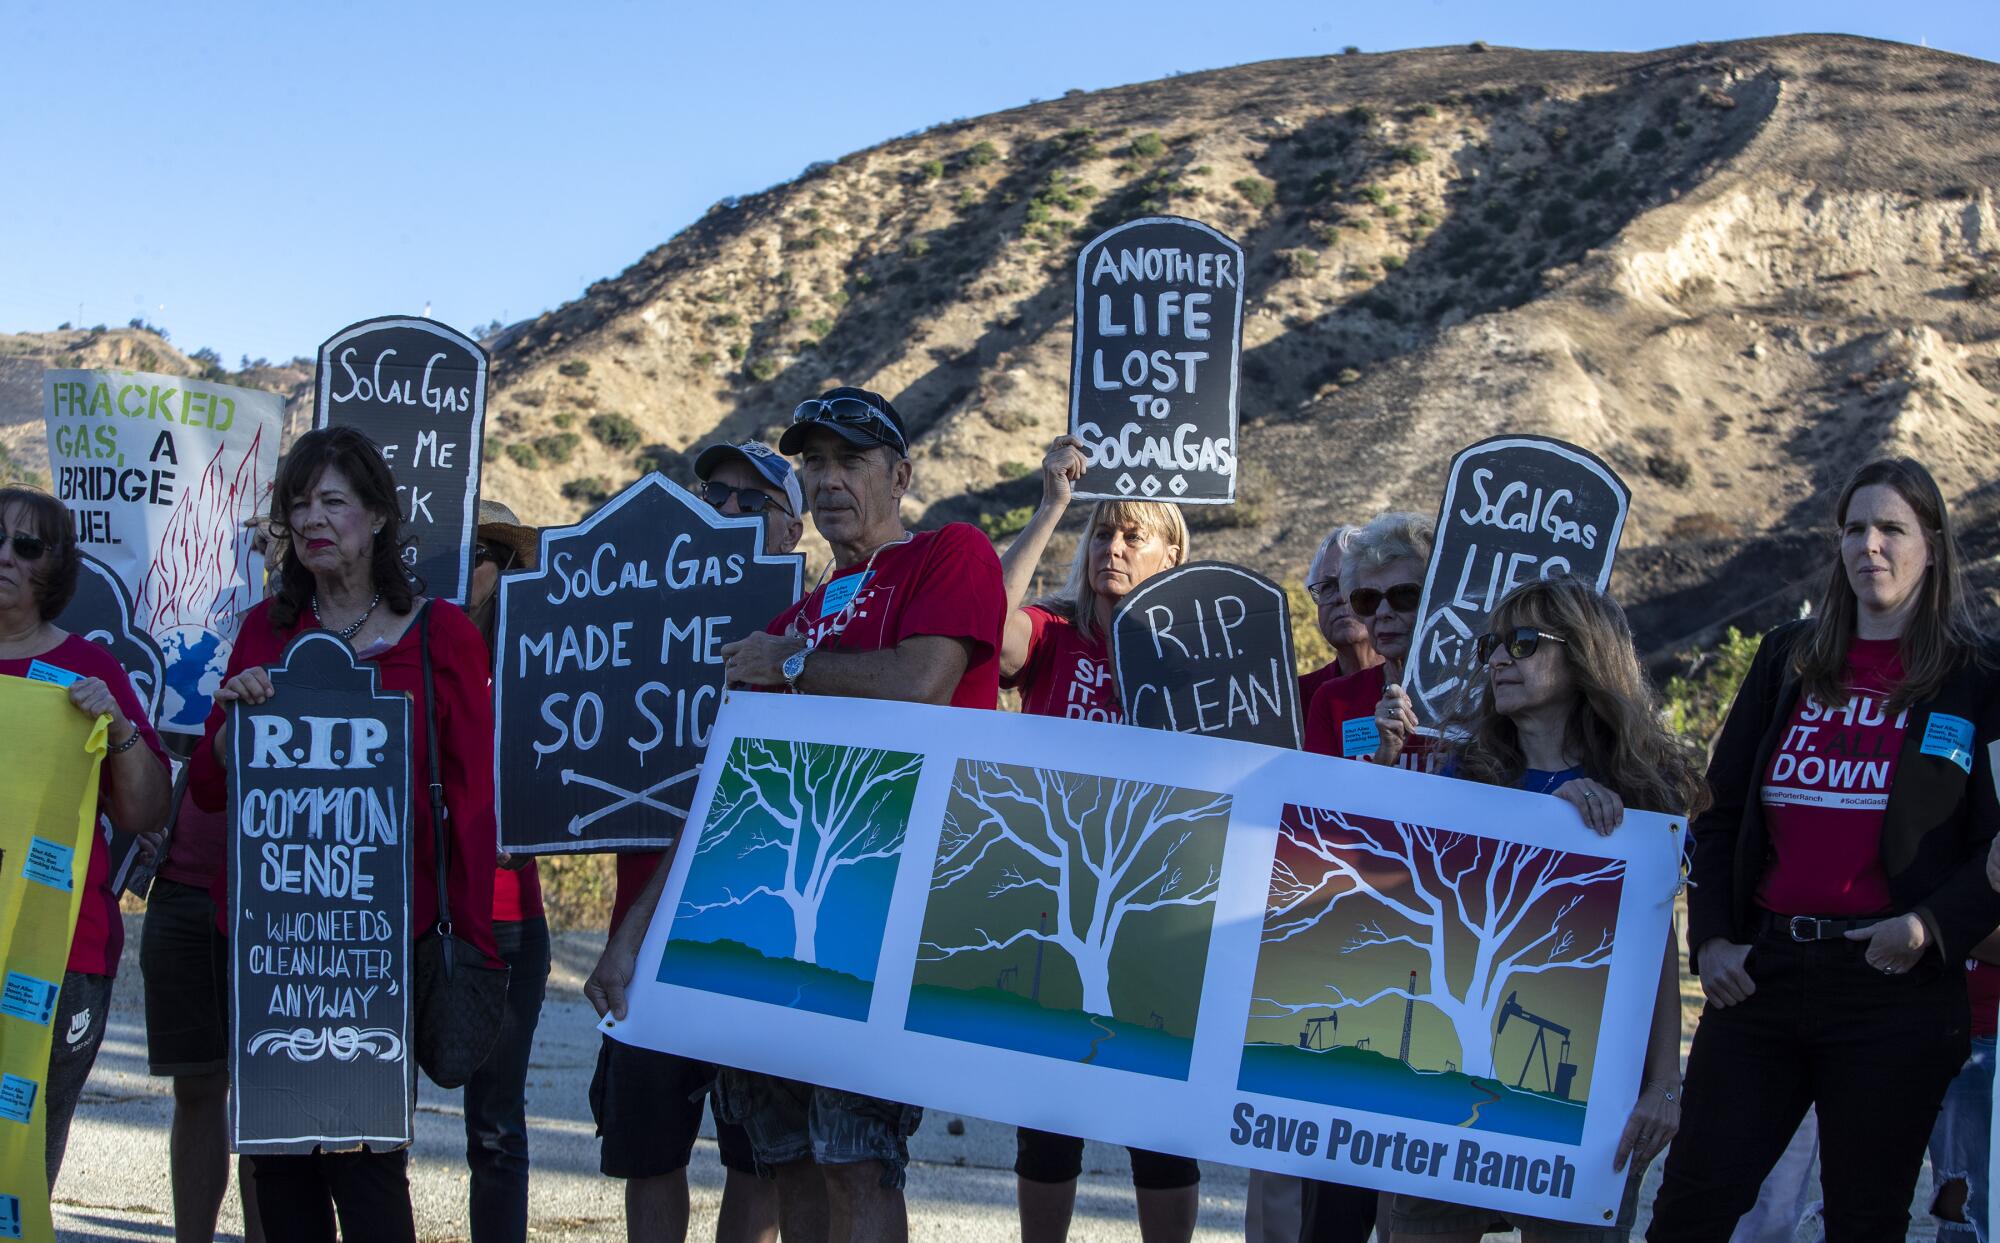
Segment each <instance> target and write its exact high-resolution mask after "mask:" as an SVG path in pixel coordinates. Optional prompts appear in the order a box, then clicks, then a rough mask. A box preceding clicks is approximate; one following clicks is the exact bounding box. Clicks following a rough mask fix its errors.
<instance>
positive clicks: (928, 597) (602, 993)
mask: <svg viewBox="0 0 2000 1243" xmlns="http://www.w3.org/2000/svg"><path fill="white" fill-rule="evenodd" d="M778 448H779V449H780V450H781V451H782V452H785V453H795V454H797V455H798V457H799V463H800V475H801V477H802V478H803V480H804V482H805V491H806V495H807V497H808V498H809V499H810V501H811V503H812V511H813V518H814V520H815V522H816V523H817V524H818V527H819V531H820V534H822V535H824V536H825V537H826V540H827V543H828V544H830V545H831V546H832V548H833V565H832V567H831V568H830V570H829V571H828V577H827V578H826V579H825V580H824V581H822V582H821V583H820V585H819V586H818V587H816V588H814V589H813V591H812V592H811V593H810V594H809V595H807V596H806V598H805V599H804V600H802V601H800V602H799V603H798V604H797V605H794V606H793V607H792V608H789V609H787V610H785V612H783V613H782V614H780V615H779V616H778V617H777V618H776V619H775V620H774V621H773V622H772V623H771V624H770V625H769V626H768V627H766V629H765V632H764V633H762V634H753V635H750V636H749V637H747V638H745V639H742V640H740V641H738V642H736V643H731V644H729V645H728V646H726V647H724V648H723V649H722V654H723V657H724V658H725V661H726V662H727V663H726V664H725V666H724V676H725V677H726V678H727V679H728V680H729V682H730V684H731V685H736V686H753V687H766V688H789V689H791V690H793V691H798V692H801V693H805V694H812V695H846V696H851V697H854V698H858V699H898V700H905V701H909V702H915V703H930V704H941V705H950V706H952V707H959V708H989V709H990V708H993V707H995V706H997V704H998V701H999V694H1000V661H999V650H1000V639H1001V631H1002V628H1003V627H1004V625H1005V623H1006V591H1005V588H1004V587H1003V585H1002V583H1001V577H1000V558H999V557H998V556H997V555H995V553H994V551H993V545H992V543H991V542H990V541H989V540H987V538H986V537H985V535H983V534H981V533H980V531H979V530H978V529H977V528H975V527H971V526H967V525H965V524H964V523H953V524H951V525H948V526H945V527H942V528H940V529H938V530H936V531H910V530H907V529H905V527H904V526H903V520H902V515H901V512H900V508H901V502H902V498H903V495H904V493H905V492H907V491H908V490H909V486H910V472H911V466H910V460H909V441H908V438H907V435H906V433H905V432H904V428H903V421H902V419H901V417H900V416H899V415H898V414H897V413H896V410H895V407H893V406H891V405H890V404H889V402H888V401H887V400H886V399H885V398H883V397H882V396H881V395H880V394H878V393H871V392H868V391H866V390H864V389H855V388H837V389H833V390H831V391H829V392H826V393H824V394H821V395H820V396H819V397H816V398H813V399H812V400H810V401H806V402H804V403H801V404H800V406H799V407H798V409H797V410H795V411H793V413H792V426H791V427H790V428H788V429H787V430H786V432H785V435H784V438H783V439H782V440H781V441H780V442H779V444H778ZM676 845H678V843H676ZM671 854H672V852H671V850H670V851H669V859H671ZM670 866H671V864H670V862H664V863H663V864H662V865H661V866H660V867H659V868H658V869H657V870H656V871H655V872H654V875H653V878H652V880H651V881H650V882H649V883H648V884H647V886H646V891H645V892H644V893H643V894H642V895H641V896H640V898H639V900H638V901H637V902H636V903H634V905H633V910H632V914H631V915H630V916H629V917H627V919H626V920H625V922H624V923H623V924H621V925H620V926H619V928H618V931H617V932H616V933H615V934H613V936H612V938H611V941H610V942H609V943H608V944H607V945H606V946H605V950H604V956H603V958H602V959H600V960H599V962H598V966H597V969H596V970H595V971H593V972H592V973H591V978H590V980H589V981H588V982H587V983H586V984H585V990H584V991H585V993H586V995H587V996H589V998H590V1000H591V1002H592V1004H593V1005H595V1006H596V1007H597V1008H598V1010H599V1012H600V1013H603V1012H604V1011H606V1010H609V1011H610V1012H612V1013H613V1014H615V1015H616V1016H618V1017H620V1018H622V1017H624V1013H625V988H626V986H627V985H628V984H629V983H630V982H631V979H632V974H633V969H634V965H635V963H636V961H637V956H638V948H639V942H640V941H641V940H642V939H643V938H644V935H645V930H646V925H648V924H649V923H650V922H651V921H652V916H653V911H654V910H655V909H656V908H657V906H658V905H659V899H660V893H661V891H662V889H663V888H664V887H665V879H666V876H667V874H668V872H669V870H670ZM718 1091H719V1094H720V1098H721V1100H722V1101H723V1103H724V1105H725V1112H726V1113H728V1114H729V1115H730V1116H732V1117H733V1118H735V1119H736V1120H738V1121H741V1122H742V1123H743V1125H744V1128H745V1129H746V1130H747V1131H748V1132H749V1134H750V1142H751V1146H752V1147H753V1149H755V1150H756V1153H757V1158H758V1160H759V1161H760V1162H761V1163H763V1164H765V1165H769V1166H772V1167H775V1168H776V1169H777V1171H778V1199H779V1212H780V1215H781V1217H782V1219H783V1221H784V1224H785V1228H786V1233H787V1234H791V1233H798V1234H799V1235H800V1236H801V1237H805V1238H816V1237H818V1238H824V1237H828V1235H827V1230H828V1222H829V1220H835V1219H837V1220H840V1221H842V1222H843V1223H844V1224H845V1227H846V1230H847V1234H846V1236H845V1238H851V1239H856V1240H861V1239H868V1240H876V1239H882V1240H894V1239H903V1238H906V1237H908V1231H909V1224H908V1215H907V1212H906V1211H905V1208H904V1203H903V1193H902V1184H903V1171H904V1168H905V1167H906V1166H907V1164H908V1162H909V1148H908V1142H907V1141H908V1137H909V1135H910V1133H911V1132H913V1131H915V1130H916V1127H917V1124H918V1123H919V1121H921V1119H922V1117H923V1111H922V1110H920V1109H917V1108H915V1107H913V1106H908V1105H902V1104H898V1103H896V1102H893V1101H883V1100H876V1099H874V1098H871V1097H864V1096H859V1095H856V1094H854V1093H847V1092H836V1091H832V1090H829V1089H824V1088H818V1087H814V1086H813V1085H810V1084H803V1083H797V1082H795V1081H792V1080H786V1079H780V1078H777V1077H776V1076H772V1075H760V1074H751V1073H746V1072H740V1071H731V1070H728V1069H726V1068H725V1069H724V1070H723V1072H722V1075H721V1081H720V1085H719V1089H718ZM835 1243H844V1240H836V1241H835Z"/></svg>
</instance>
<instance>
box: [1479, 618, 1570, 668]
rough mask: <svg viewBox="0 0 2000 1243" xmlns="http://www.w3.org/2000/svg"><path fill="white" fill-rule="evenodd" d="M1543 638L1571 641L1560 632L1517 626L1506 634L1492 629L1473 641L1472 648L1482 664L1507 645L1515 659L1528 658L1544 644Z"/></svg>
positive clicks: (1561, 641) (1551, 640)
mask: <svg viewBox="0 0 2000 1243" xmlns="http://www.w3.org/2000/svg"><path fill="white" fill-rule="evenodd" d="M1543 639H1547V640H1548V641H1549V642H1551V643H1567V642H1569V640H1568V639H1565V638H1563V637H1562V636H1561V635H1559V634H1550V633H1549V632H1548V631H1546V630H1537V629H1535V628H1534V627H1533V626H1517V627H1515V628H1514V630H1513V631H1512V632H1511V633H1509V634H1506V635H1497V634H1493V633H1491V632H1490V631H1489V632H1488V633H1486V634H1482V635H1480V636H1479V638H1478V639H1476V640H1474V641H1473V645H1472V650H1473V651H1474V652H1475V653H1476V654H1477V655H1478V657H1479V663H1480V664H1482V665H1483V664H1485V663H1486V662H1487V661H1489V660H1491V659H1493V653H1494V652H1495V651H1496V650H1497V649H1499V648H1500V647H1502V646H1504V647H1506V649H1507V655H1509V656H1511V657H1513V658H1514V659H1515V660H1526V659H1528V657H1530V656H1533V655H1534V654H1535V649H1536V648H1538V647H1540V646H1541V645H1542V640H1543Z"/></svg>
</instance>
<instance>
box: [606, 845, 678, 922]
mask: <svg viewBox="0 0 2000 1243" xmlns="http://www.w3.org/2000/svg"><path fill="white" fill-rule="evenodd" d="M666 857H667V852H666V851H664V850H641V851H637V852H634V853H632V854H625V855H619V856H618V883H617V885H616V886H615V887H614V888H613V889H612V891H611V927H610V929H609V931H611V932H616V931H618V925H620V924H622V923H624V922H625V916H626V915H627V914H628V913H630V911H631V910H632V904H633V903H634V902H637V901H638V900H639V893H640V891H641V890H643V889H644V888H645V887H646V882H647V881H649V880H651V879H653V873H654V871H655V870H657V869H658V868H659V866H660V860H662V859H664V858H666Z"/></svg>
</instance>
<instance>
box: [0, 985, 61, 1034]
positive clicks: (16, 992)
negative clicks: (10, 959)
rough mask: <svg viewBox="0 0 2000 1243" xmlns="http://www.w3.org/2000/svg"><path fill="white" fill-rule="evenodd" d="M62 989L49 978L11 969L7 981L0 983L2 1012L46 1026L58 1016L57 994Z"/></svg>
mask: <svg viewBox="0 0 2000 1243" xmlns="http://www.w3.org/2000/svg"><path fill="white" fill-rule="evenodd" d="M60 991H61V989H60V987H59V986H58V985H55V984H51V983H49V982H48V981H47V980H38V979H36V978H35V977H34V976H32V975H23V974H22V973H21V972H19V971H9V972H8V973H7V981H6V983H4V984H0V1014H7V1015H12V1016H13V1017H14V1018H17V1019H26V1020H28V1021H29V1022H30V1023H40V1024H41V1025H42V1026H44V1027H46V1026H48V1022H49V1020H50V1019H52V1018H54V1017H55V1016H56V994H57V993H58V992H60Z"/></svg>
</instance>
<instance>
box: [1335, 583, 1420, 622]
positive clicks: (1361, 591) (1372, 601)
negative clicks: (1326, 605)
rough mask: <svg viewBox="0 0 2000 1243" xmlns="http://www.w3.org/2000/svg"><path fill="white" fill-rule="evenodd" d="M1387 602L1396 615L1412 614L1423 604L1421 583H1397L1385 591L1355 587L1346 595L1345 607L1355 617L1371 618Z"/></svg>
mask: <svg viewBox="0 0 2000 1243" xmlns="http://www.w3.org/2000/svg"><path fill="white" fill-rule="evenodd" d="M1384 600H1387V601H1388V602H1389V607H1390V608H1392V609H1394V610H1395V611H1396V612H1398V613H1414V612H1416V611H1417V606H1418V605H1420V604H1422V603H1423V602H1424V588H1423V585H1422V584H1421V583H1397V584H1396V585H1395V586H1394V587H1391V588H1389V590H1387V591H1380V590H1377V589H1376V588H1374V587H1356V588H1355V589H1354V590H1353V591H1350V592H1348V593H1347V606H1348V607H1349V608H1351V609H1353V610H1354V615H1355V616H1356V617H1373V616H1374V615H1375V610H1376V609H1379V608H1381V607H1382V601H1384Z"/></svg>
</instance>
